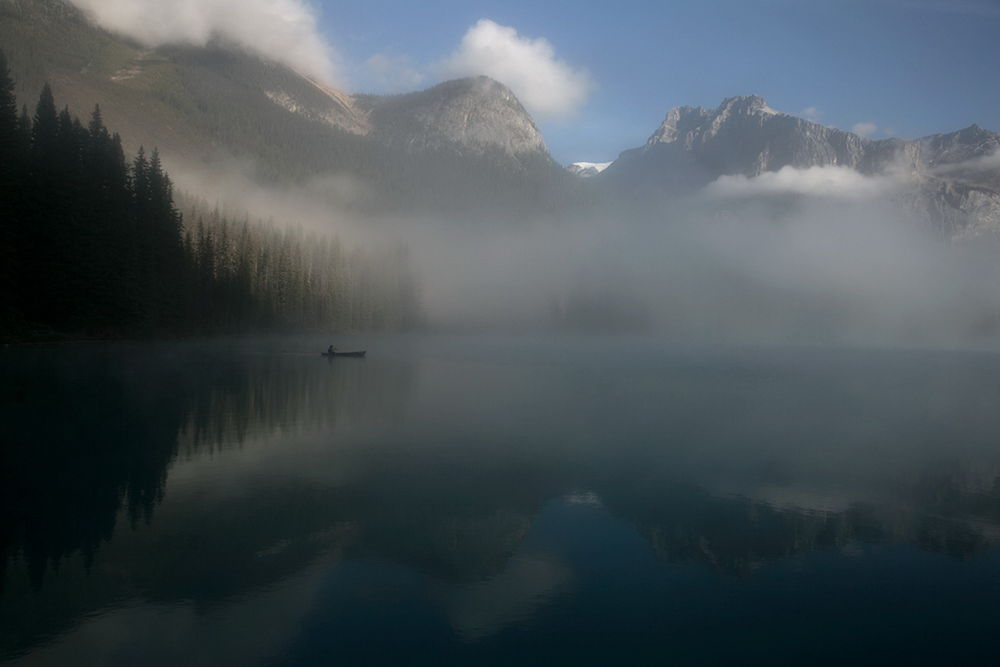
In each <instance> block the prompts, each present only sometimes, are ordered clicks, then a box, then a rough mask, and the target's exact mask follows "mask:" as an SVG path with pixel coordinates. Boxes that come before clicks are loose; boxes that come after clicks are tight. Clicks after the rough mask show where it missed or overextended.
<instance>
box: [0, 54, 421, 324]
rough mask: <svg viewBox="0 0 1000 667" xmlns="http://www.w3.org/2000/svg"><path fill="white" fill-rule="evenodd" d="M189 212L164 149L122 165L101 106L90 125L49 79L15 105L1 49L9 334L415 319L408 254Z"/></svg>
mask: <svg viewBox="0 0 1000 667" xmlns="http://www.w3.org/2000/svg"><path fill="white" fill-rule="evenodd" d="M190 219H191V220H194V221H195V224H194V225H192V226H188V227H187V228H186V227H185V224H184V217H183V216H182V215H181V213H180V212H179V211H178V208H177V206H176V205H175V201H174V192H173V185H172V183H171V180H170V177H169V175H168V174H167V173H166V172H165V171H164V169H163V166H162V164H161V161H160V157H159V155H158V153H157V152H156V151H153V152H152V153H151V154H148V155H147V154H146V152H145V151H144V150H143V149H140V150H139V154H138V155H137V156H136V157H135V158H134V159H133V160H131V161H129V160H127V159H126V157H125V154H124V151H123V149H122V141H121V138H120V137H119V136H118V135H117V134H112V133H111V132H110V131H109V130H108V129H107V128H106V127H105V125H104V122H103V119H102V117H101V110H100V108H99V107H98V108H95V109H94V112H93V114H92V115H91V117H90V120H89V122H88V123H87V125H86V126H84V125H83V124H82V123H81V122H80V121H79V120H78V119H76V118H74V117H73V116H72V115H71V114H70V112H69V110H68V109H63V110H61V111H60V110H59V109H58V107H57V106H56V103H55V100H54V98H53V95H52V91H51V89H50V88H49V86H47V85H46V86H45V87H44V88H43V90H42V93H41V95H40V97H39V100H38V103H37V105H36V107H35V111H34V114H33V115H30V116H29V114H28V113H27V110H25V111H23V112H21V113H20V114H19V113H18V105H17V100H16V98H15V95H14V82H13V81H12V79H11V77H10V75H9V70H8V68H7V64H6V61H5V59H4V58H3V55H2V54H0V290H2V299H3V303H2V309H0V333H2V334H3V335H4V336H5V337H7V338H38V337H47V336H50V335H84V336H106V337H118V336H144V335H178V334H188V333H207V332H211V333H216V332H233V331H250V330H253V331H262V330H267V331H274V330H291V329H299V330H300V329H303V328H307V329H322V330H331V329H361V328H366V329H367V328H399V327H402V326H406V325H408V324H412V322H413V321H414V319H415V316H416V314H415V305H414V304H415V294H414V293H413V287H412V279H411V278H410V276H409V275H408V272H407V271H406V270H405V262H399V261H385V262H380V261H378V258H377V257H375V256H374V255H371V254H358V253H350V252H347V251H345V250H344V249H343V248H342V247H341V246H340V244H339V243H338V242H337V241H336V240H335V239H330V238H323V237H321V236H318V235H313V236H306V235H304V234H303V233H301V232H296V231H278V230H275V229H273V228H269V227H268V226H267V225H264V224H263V223H251V222H249V221H244V222H243V223H242V224H237V223H234V222H231V221H229V220H227V219H226V218H225V217H223V216H221V215H219V214H218V213H213V214H209V215H207V216H205V215H203V214H201V213H198V212H193V213H192V215H191V217H190ZM396 259H397V260H398V257H397V258H396ZM378 270H385V271H387V276H386V277H385V278H384V279H382V278H380V277H378V276H376V275H374V273H373V272H376V271H378Z"/></svg>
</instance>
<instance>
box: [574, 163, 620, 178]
mask: <svg viewBox="0 0 1000 667" xmlns="http://www.w3.org/2000/svg"><path fill="white" fill-rule="evenodd" d="M610 166H611V163H610V162H574V163H573V164H569V165H566V171H568V172H569V173H571V174H573V175H574V176H579V177H581V178H590V177H591V176H597V175H598V174H599V173H601V172H602V171H604V170H605V169H607V168H608V167H610Z"/></svg>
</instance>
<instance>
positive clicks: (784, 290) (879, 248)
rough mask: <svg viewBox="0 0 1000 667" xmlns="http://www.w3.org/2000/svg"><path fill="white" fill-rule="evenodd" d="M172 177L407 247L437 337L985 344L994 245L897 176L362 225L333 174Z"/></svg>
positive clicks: (732, 185)
mask: <svg viewBox="0 0 1000 667" xmlns="http://www.w3.org/2000/svg"><path fill="white" fill-rule="evenodd" d="M176 173H178V174H179V178H178V181H179V182H180V183H182V184H184V186H185V187H190V188H191V189H193V190H195V191H201V192H202V193H205V194H211V195H214V196H215V197H216V198H218V200H220V201H235V202H240V203H241V205H242V206H245V207H247V208H248V209H250V210H253V211H254V212H256V213H257V214H259V215H261V216H263V217H269V218H273V219H275V220H294V221H296V224H300V225H302V226H304V227H305V228H306V229H310V230H326V231H333V232H335V233H336V234H338V235H339V236H340V237H342V238H343V239H345V241H346V242H348V243H358V244H364V245H366V246H370V247H400V248H406V256H407V257H408V259H409V261H410V262H411V264H412V276H413V280H414V282H415V285H414V287H415V290H416V292H417V293H419V295H420V301H421V307H422V313H423V322H424V325H425V326H426V327H427V328H429V329H431V330H435V331H446V332H447V331H464V332H535V333H537V332H558V333H574V332H621V333H631V334H645V335H651V336H659V337H666V338H671V339H676V340H683V341H692V340H693V341H712V342H761V343H767V342H774V343H784V342H792V343H805V344H816V343H819V344H822V343H830V344H840V343H850V344H862V345H863V344H878V345H885V344H888V345H918V346H920V345H931V346H962V345H975V346H982V345H992V344H993V343H994V342H995V340H996V338H997V336H998V335H1000V289H998V288H1000V265H998V262H997V261H996V260H997V258H998V257H1000V254H998V253H1000V244H998V243H997V242H996V239H995V238H994V237H993V236H992V235H991V234H990V233H982V234H978V235H975V236H974V237H971V238H967V239H964V240H962V239H954V240H953V239H951V238H948V237H947V235H946V234H944V233H943V232H942V230H941V229H940V228H939V227H937V226H936V224H935V222H934V220H932V219H930V218H929V217H928V216H927V215H926V214H923V213H922V211H923V209H922V208H921V206H920V197H921V192H920V190H919V188H917V187H916V185H915V184H914V183H913V182H912V181H911V180H908V177H907V176H906V175H905V174H896V173H888V174H883V175H879V176H869V175H863V174H861V173H859V172H857V171H854V170H851V169H847V168H840V167H817V168H810V169H791V168H787V169H783V170H780V171H778V172H769V173H766V174H763V175H761V176H758V177H755V178H747V177H743V176H724V177H721V178H719V179H717V180H716V181H714V182H712V183H711V184H710V185H709V186H707V187H705V188H703V189H701V190H700V191H697V192H694V193H692V194H689V195H687V196H675V197H672V198H670V199H669V200H662V201H657V202H656V203H655V204H653V205H647V204H643V203H637V202H628V201H625V200H623V199H621V198H616V197H615V196H613V195H611V194H609V193H602V192H600V191H595V193H596V194H594V195H593V198H592V199H591V203H592V204H593V205H591V206H589V207H588V208H584V207H581V206H579V205H575V206H567V207H564V208H563V209H560V210H559V211H557V212H556V213H554V214H552V215H548V216H544V217H539V218H536V219H531V220H525V219H521V218H516V217H515V216H512V217H511V219H509V220H498V219H496V218H494V217H493V216H492V214H490V215H485V214H484V215H483V216H478V215H476V214H475V213H471V214H468V215H463V216H452V217H444V216H437V217H432V216H427V215H413V216H409V217H407V216H405V215H397V216H392V217H373V216H365V215H362V214H360V213H358V212H357V211H354V210H352V208H351V201H352V198H353V197H355V196H357V195H358V193H364V192H366V190H367V188H368V186H367V185H366V184H365V183H364V182H363V181H359V180H356V179H353V180H352V179H351V178H350V177H348V176H344V175H331V174H326V175H317V176H316V177H315V178H313V179H311V180H310V181H308V182H305V183H302V184H300V185H297V186H287V187H280V186H275V185H270V186H260V185H258V184H257V183H256V182H255V181H254V180H253V179H252V177H251V176H249V175H248V174H250V173H252V168H249V167H248V166H247V165H240V166H239V168H234V165H233V164H229V165H227V166H226V167H225V168H219V165H215V166H214V167H213V173H214V176H213V177H211V178H208V179H206V178H205V177H204V175H203V174H202V172H201V171H199V170H197V169H196V170H185V169H181V170H180V171H178V172H176ZM199 184H201V185H202V187H200V188H199ZM206 184H207V185H208V187H204V186H205V185H206Z"/></svg>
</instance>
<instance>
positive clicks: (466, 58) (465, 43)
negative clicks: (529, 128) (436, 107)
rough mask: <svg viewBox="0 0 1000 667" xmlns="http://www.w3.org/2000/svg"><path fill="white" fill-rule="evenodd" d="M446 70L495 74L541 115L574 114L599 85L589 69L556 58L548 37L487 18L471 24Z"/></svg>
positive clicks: (455, 73) (454, 73)
mask: <svg viewBox="0 0 1000 667" xmlns="http://www.w3.org/2000/svg"><path fill="white" fill-rule="evenodd" d="M442 69H443V72H444V74H445V75H446V76H476V75H479V74H485V75H486V76H489V77H491V78H493V79H496V80H497V81H499V82H501V83H503V84H504V85H506V86H507V87H508V88H510V89H511V90H512V91H514V94H515V95H517V97H518V99H520V100H521V102H522V103H523V104H524V106H525V108H526V109H527V110H528V111H529V112H530V113H532V114H533V115H535V116H536V117H538V118H559V117H565V116H569V115H571V114H573V113H574V112H575V111H576V110H577V109H579V108H580V106H582V105H583V103H584V102H586V100H587V97H588V96H589V95H590V93H591V92H592V91H593V90H594V87H595V86H594V81H593V79H592V78H591V77H590V74H589V73H588V72H587V71H586V70H584V69H575V68H573V67H572V66H571V65H569V64H568V63H566V62H565V61H563V60H560V59H559V58H557V57H556V53H555V49H554V48H553V47H552V44H550V43H549V42H548V40H546V39H543V38H537V39H532V38H530V37H523V36H521V35H519V34H518V33H517V31H516V30H515V29H514V28H510V27H507V26H502V25H499V24H497V23H494V22H493V21H490V20H488V19H481V20H480V21H478V22H477V23H476V24H475V25H474V26H472V27H471V28H469V30H468V31H467V32H466V33H465V36H464V37H463V38H462V43H461V44H460V45H459V48H458V50H457V51H455V53H453V54H452V55H451V56H450V57H449V58H448V59H447V60H445V62H444V63H443V67H442Z"/></svg>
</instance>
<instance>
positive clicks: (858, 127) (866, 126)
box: [851, 122, 878, 137]
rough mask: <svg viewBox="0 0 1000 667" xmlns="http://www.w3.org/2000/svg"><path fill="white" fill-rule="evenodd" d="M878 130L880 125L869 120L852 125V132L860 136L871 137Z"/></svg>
mask: <svg viewBox="0 0 1000 667" xmlns="http://www.w3.org/2000/svg"><path fill="white" fill-rule="evenodd" d="M877 130H878V125H876V124H875V123H869V122H864V123H855V124H854V126H853V127H851V132H853V133H854V134H856V135H858V136H859V137H869V136H871V135H873V134H875V132H876V131H877Z"/></svg>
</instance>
